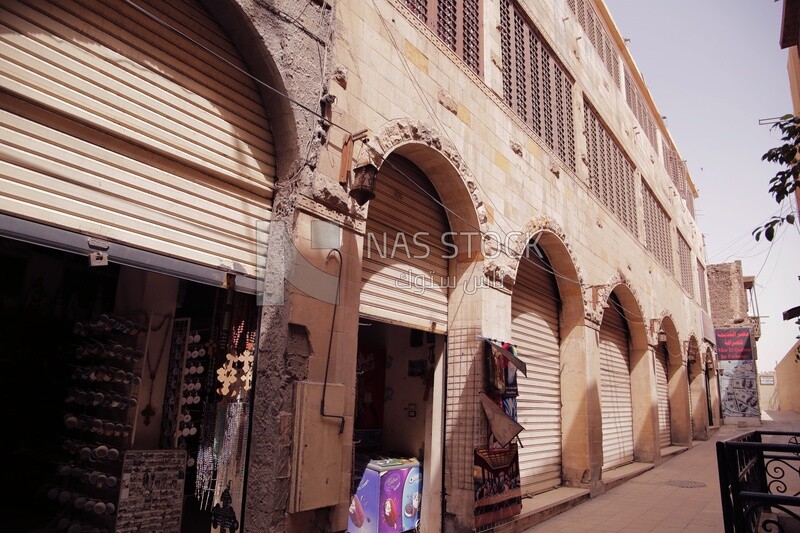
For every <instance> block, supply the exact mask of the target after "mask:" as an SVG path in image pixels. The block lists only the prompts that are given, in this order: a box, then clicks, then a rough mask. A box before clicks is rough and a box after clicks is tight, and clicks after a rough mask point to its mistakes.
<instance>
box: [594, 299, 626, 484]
mask: <svg viewBox="0 0 800 533" xmlns="http://www.w3.org/2000/svg"><path fill="white" fill-rule="evenodd" d="M619 307H620V303H619V301H618V300H616V299H615V298H614V297H613V296H612V299H611V300H610V306H609V307H608V309H606V311H605V313H604V314H603V322H602V324H601V325H600V402H601V409H602V412H603V469H604V470H607V469H609V468H613V467H615V466H620V465H623V464H625V463H630V462H632V461H633V408H632V406H631V375H630V363H629V353H628V326H627V323H626V321H625V317H624V316H622V314H621V312H620V311H619Z"/></svg>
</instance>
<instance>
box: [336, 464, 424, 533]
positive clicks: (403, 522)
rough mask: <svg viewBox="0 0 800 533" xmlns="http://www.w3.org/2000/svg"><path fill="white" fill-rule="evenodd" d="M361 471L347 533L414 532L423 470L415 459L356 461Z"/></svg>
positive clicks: (357, 467)
mask: <svg viewBox="0 0 800 533" xmlns="http://www.w3.org/2000/svg"><path fill="white" fill-rule="evenodd" d="M355 469H356V474H357V475H358V474H359V473H360V472H361V471H362V470H363V475H362V476H361V480H360V481H359V483H358V488H357V489H356V493H355V495H353V499H352V500H351V501H350V512H349V520H348V523H347V531H348V533H373V532H374V533H389V532H400V531H413V530H414V529H415V528H417V527H418V526H419V512H420V504H421V501H422V500H421V496H422V494H421V492H422V470H421V469H420V466H419V461H417V460H416V459H414V458H398V457H380V456H379V457H372V458H365V457H360V458H356V465H355Z"/></svg>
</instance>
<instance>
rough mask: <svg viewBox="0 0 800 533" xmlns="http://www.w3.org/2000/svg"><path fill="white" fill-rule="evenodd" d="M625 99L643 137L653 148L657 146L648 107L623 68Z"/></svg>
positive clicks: (651, 116)
mask: <svg viewBox="0 0 800 533" xmlns="http://www.w3.org/2000/svg"><path fill="white" fill-rule="evenodd" d="M625 99H626V100H627V101H628V107H630V108H631V111H633V116H635V117H636V120H638V121H639V126H640V127H641V128H642V131H643V132H644V135H645V137H647V140H648V141H650V145H651V146H652V147H653V149H654V150H655V149H656V147H657V146H658V145H657V144H656V129H657V128H656V121H655V119H654V118H653V114H652V113H651V112H650V108H649V107H648V105H647V100H645V98H644V95H642V91H640V90H639V86H638V85H636V82H635V81H634V80H633V75H632V74H631V72H630V71H629V70H628V69H625Z"/></svg>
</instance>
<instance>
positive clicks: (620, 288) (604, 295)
mask: <svg viewBox="0 0 800 533" xmlns="http://www.w3.org/2000/svg"><path fill="white" fill-rule="evenodd" d="M612 294H613V295H615V296H616V298H617V299H618V300H619V305H621V306H622V309H620V311H621V312H622V314H623V316H624V319H625V321H626V322H627V324H628V333H629V335H630V337H629V342H630V344H629V348H628V357H629V371H630V381H631V407H632V412H633V448H634V459H635V460H636V461H642V462H650V461H653V459H654V457H655V453H656V452H655V446H654V445H655V442H654V436H655V428H656V427H657V426H656V425H655V424H656V420H655V419H654V415H655V414H656V411H655V404H654V399H655V389H654V381H653V377H652V376H653V366H652V362H651V361H652V360H651V357H650V345H649V344H648V335H647V328H646V327H645V322H644V313H643V312H642V306H641V304H640V300H639V297H638V296H637V294H636V291H635V289H634V288H633V287H632V286H631V285H630V284H629V282H628V280H627V279H625V277H624V275H622V274H619V273H618V274H616V275H615V276H613V277H612V278H611V279H610V280H609V282H608V283H607V284H606V285H604V286H602V287H601V288H600V290H599V291H598V298H597V302H598V303H597V305H598V307H599V309H597V315H599V319H598V324H600V325H601V327H602V320H603V316H604V315H605V311H606V310H607V309H608V308H609V307H610V306H612V305H615V304H614V303H613V302H612V301H611V296H612Z"/></svg>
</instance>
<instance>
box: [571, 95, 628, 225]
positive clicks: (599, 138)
mask: <svg viewBox="0 0 800 533" xmlns="http://www.w3.org/2000/svg"><path fill="white" fill-rule="evenodd" d="M583 110H584V124H585V127H586V146H587V154H586V155H587V165H588V167H589V188H590V189H591V191H592V192H593V193H594V194H595V195H596V196H597V198H599V199H600V201H601V202H602V203H603V205H605V206H606V207H608V208H609V209H610V210H611V211H612V212H613V213H614V214H615V215H616V216H617V218H619V219H620V221H621V222H622V223H623V225H624V226H625V227H626V228H628V229H629V230H630V231H631V232H632V233H633V234H634V235H636V236H638V235H639V223H638V218H637V216H636V180H635V177H634V167H633V164H631V162H630V161H629V160H628V157H627V156H626V155H625V152H624V151H623V150H622V148H621V147H620V146H619V144H617V142H616V140H615V139H614V138H613V137H612V136H611V133H609V131H608V129H607V128H606V126H605V124H603V122H602V121H601V120H600V117H599V116H598V114H597V112H596V111H595V110H594V108H592V106H591V105H590V104H589V102H586V101H584V105H583Z"/></svg>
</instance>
